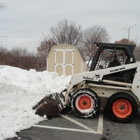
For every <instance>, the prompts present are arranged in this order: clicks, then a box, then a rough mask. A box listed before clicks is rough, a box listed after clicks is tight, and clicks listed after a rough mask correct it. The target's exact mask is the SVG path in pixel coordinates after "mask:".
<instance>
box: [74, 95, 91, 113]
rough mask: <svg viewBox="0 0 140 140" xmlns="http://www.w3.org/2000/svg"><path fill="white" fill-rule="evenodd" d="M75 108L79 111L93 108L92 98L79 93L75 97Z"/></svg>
mask: <svg viewBox="0 0 140 140" xmlns="http://www.w3.org/2000/svg"><path fill="white" fill-rule="evenodd" d="M76 108H77V109H78V110H79V111H84V110H90V109H92V108H93V99H92V98H91V97H90V96H88V95H81V96H79V97H77V100H76Z"/></svg>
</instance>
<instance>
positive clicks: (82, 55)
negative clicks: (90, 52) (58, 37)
mask: <svg viewBox="0 0 140 140" xmlns="http://www.w3.org/2000/svg"><path fill="white" fill-rule="evenodd" d="M63 45H68V46H72V47H75V48H76V49H77V50H78V51H79V53H80V55H81V57H82V59H83V61H86V59H85V57H84V54H83V52H82V50H80V49H79V48H78V47H76V46H73V45H69V44H59V45H54V46H53V47H52V48H51V50H52V49H53V48H55V47H58V46H63ZM48 56H49V54H48ZM48 56H47V59H48Z"/></svg>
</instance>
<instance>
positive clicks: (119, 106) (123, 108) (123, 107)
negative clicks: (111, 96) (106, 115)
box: [112, 99, 132, 118]
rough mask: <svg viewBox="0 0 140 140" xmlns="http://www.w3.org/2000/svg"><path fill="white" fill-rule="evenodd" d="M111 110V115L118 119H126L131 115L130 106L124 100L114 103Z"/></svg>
mask: <svg viewBox="0 0 140 140" xmlns="http://www.w3.org/2000/svg"><path fill="white" fill-rule="evenodd" d="M112 108H113V113H114V114H115V115H116V116H117V117H119V118H126V117H127V116H129V115H130V114H131V113H132V105H131V104H130V102H129V101H128V100H125V99H119V100H117V101H115V102H114V104H113V107H112Z"/></svg>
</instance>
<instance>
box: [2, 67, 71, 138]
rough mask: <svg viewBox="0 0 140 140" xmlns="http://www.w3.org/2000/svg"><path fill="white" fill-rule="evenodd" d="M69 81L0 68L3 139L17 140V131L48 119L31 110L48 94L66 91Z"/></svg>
mask: <svg viewBox="0 0 140 140" xmlns="http://www.w3.org/2000/svg"><path fill="white" fill-rule="evenodd" d="M70 78H71V76H68V77H66V76H58V75H57V73H53V72H52V73H50V72H48V71H44V72H36V71H35V70H30V71H27V70H22V69H20V68H15V67H11V66H3V65H0V140H4V139H6V138H12V137H16V136H17V135H16V132H19V131H20V130H24V129H27V128H30V127H31V126H32V125H34V124H37V123H39V122H40V121H43V120H45V119H46V117H40V116H38V115H35V111H34V110H32V107H33V106H34V105H35V104H36V103H37V102H38V101H39V100H40V99H42V98H43V97H44V96H45V95H46V94H51V93H54V92H60V91H61V90H63V89H64V88H66V85H67V84H68V83H69V81H70Z"/></svg>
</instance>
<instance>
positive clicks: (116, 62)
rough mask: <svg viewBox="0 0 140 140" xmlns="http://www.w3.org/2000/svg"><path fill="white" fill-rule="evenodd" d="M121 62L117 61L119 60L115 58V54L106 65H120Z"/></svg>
mask: <svg viewBox="0 0 140 140" xmlns="http://www.w3.org/2000/svg"><path fill="white" fill-rule="evenodd" d="M120 65H121V63H120V62H119V60H118V59H117V56H116V55H115V56H114V58H113V60H112V61H110V62H109V65H108V67H115V66H120Z"/></svg>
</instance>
